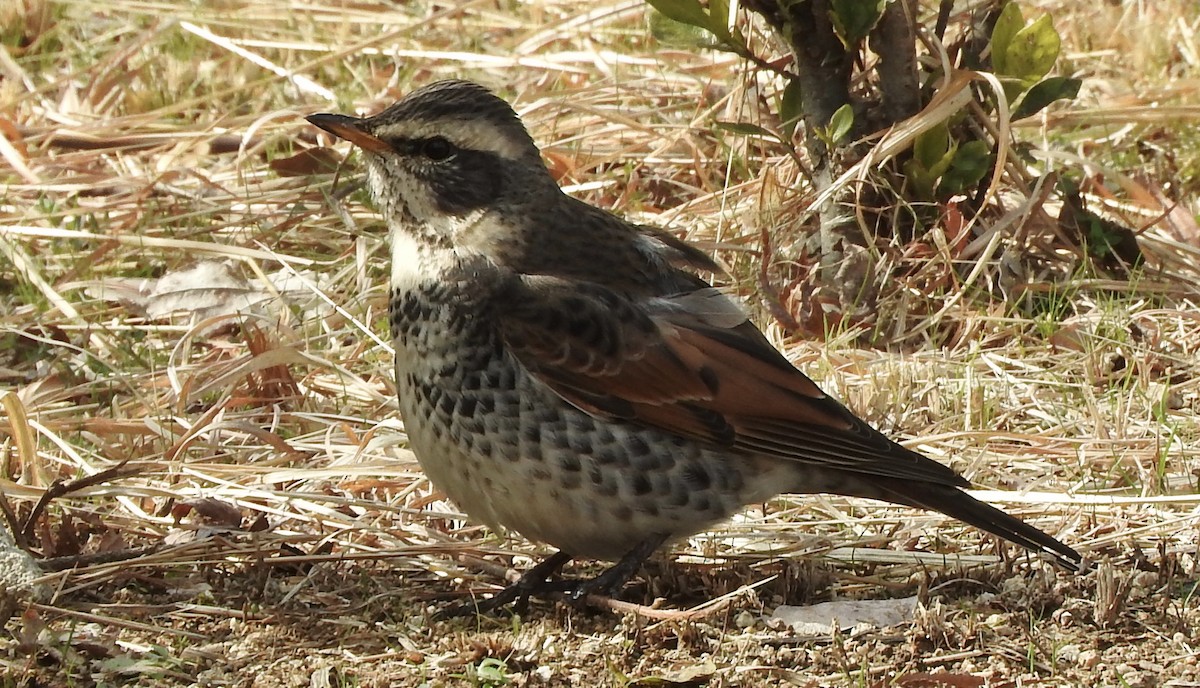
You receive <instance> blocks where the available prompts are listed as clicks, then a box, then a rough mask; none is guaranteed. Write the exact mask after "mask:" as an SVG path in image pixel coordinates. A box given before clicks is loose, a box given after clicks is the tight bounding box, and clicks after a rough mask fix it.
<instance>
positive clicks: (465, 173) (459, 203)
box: [427, 150, 504, 216]
mask: <svg viewBox="0 0 1200 688" xmlns="http://www.w3.org/2000/svg"><path fill="white" fill-rule="evenodd" d="M501 169H503V165H501V164H500V161H499V160H498V159H497V158H496V156H495V155H493V154H492V153H484V152H482V151H472V150H460V151H458V152H457V153H456V154H455V155H454V157H452V158H450V159H449V160H446V161H444V162H440V163H434V164H432V165H430V168H429V170H428V175H429V176H428V177H427V181H428V182H429V185H430V188H431V190H432V191H433V199H434V202H435V203H436V204H437V208H438V210H439V211H441V212H443V213H446V214H447V215H456V216H461V215H465V214H467V213H469V212H471V211H472V210H476V209H478V208H482V207H484V206H486V205H489V204H491V203H492V202H493V201H495V200H496V198H497V197H498V196H499V195H500V190H501V188H502V187H503V184H504V181H503V179H501V177H500V170H501Z"/></svg>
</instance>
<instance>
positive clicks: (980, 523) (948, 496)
mask: <svg viewBox="0 0 1200 688" xmlns="http://www.w3.org/2000/svg"><path fill="white" fill-rule="evenodd" d="M888 482H889V483H890V482H892V481H888ZM877 486H878V487H880V488H882V490H883V491H884V492H888V493H890V495H889V496H888V497H885V499H887V500H888V501H894V502H897V503H900V504H908V505H911V506H915V507H920V508H922V509H929V510H930V511H938V512H941V513H943V514H946V515H947V516H950V517H951V518H956V519H958V520H960V521H962V522H963V523H967V524H970V525H973V526H975V527H976V528H979V529H980V530H985V531H987V532H989V533H992V534H993V535H999V536H1000V537H1002V538H1004V539H1005V540H1008V541H1010V542H1013V543H1015V544H1018V545H1020V546H1022V547H1024V548H1025V549H1028V550H1030V551H1032V552H1038V553H1044V554H1048V555H1050V557H1051V558H1053V560H1054V563H1055V564H1057V565H1059V566H1061V567H1063V568H1064V569H1067V570H1068V571H1078V570H1079V567H1080V565H1081V564H1082V562H1083V557H1082V556H1081V555H1080V554H1079V552H1076V551H1075V550H1074V549H1071V548H1070V547H1068V546H1067V545H1065V544H1063V543H1062V542H1060V541H1058V540H1057V539H1055V538H1053V537H1051V536H1050V535H1047V534H1046V533H1044V532H1042V531H1041V530H1038V529H1037V528H1034V527H1033V526H1031V525H1029V524H1028V523H1025V522H1024V521H1022V520H1020V519H1019V518H1016V517H1014V516H1010V515H1008V514H1006V513H1004V512H1003V511H1001V510H999V509H997V508H996V507H994V506H991V505H990V504H985V503H983V502H981V501H979V500H978V499H975V498H974V497H972V496H971V495H969V494H967V493H966V492H963V491H962V490H961V489H959V488H957V487H952V486H950V485H937V484H928V483H926V484H919V483H914V484H908V485H902V484H900V483H899V482H896V483H894V484H887V485H883V484H877Z"/></svg>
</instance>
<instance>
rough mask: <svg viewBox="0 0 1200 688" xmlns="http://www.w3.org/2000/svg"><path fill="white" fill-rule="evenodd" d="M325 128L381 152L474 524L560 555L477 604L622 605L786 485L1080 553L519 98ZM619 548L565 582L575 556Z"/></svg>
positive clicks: (426, 392) (403, 399)
mask: <svg viewBox="0 0 1200 688" xmlns="http://www.w3.org/2000/svg"><path fill="white" fill-rule="evenodd" d="M308 121H309V122H311V123H312V124H315V125H316V126H318V127H320V128H322V129H324V130H326V131H328V132H330V133H332V134H334V135H336V136H338V137H341V138H343V139H346V140H347V141H350V142H351V143H353V144H355V145H356V146H358V147H359V148H360V149H362V151H363V153H364V154H365V155H364V157H365V159H366V167H367V180H368V185H369V188H370V191H371V195H372V197H373V198H374V201H375V203H376V205H377V208H378V211H379V212H380V213H381V214H382V215H383V219H384V220H385V221H386V223H387V226H388V228H389V232H390V245H391V259H392V269H391V291H390V298H389V312H390V320H391V330H392V336H393V338H394V341H395V348H396V384H397V390H398V393H399V401H400V411H401V414H402V416H403V420H404V425H405V428H406V430H407V433H408V437H409V441H410V443H411V448H412V451H413V452H414V453H415V455H416V457H417V459H418V461H419V462H420V464H421V467H422V469H423V470H424V471H425V472H426V474H427V475H428V477H429V479H430V480H431V481H432V483H433V484H434V485H435V486H436V487H437V488H439V489H440V490H442V491H443V492H445V494H446V495H447V496H448V497H449V498H450V499H451V500H452V501H453V502H454V503H455V504H457V505H458V506H459V507H460V508H462V509H463V510H464V511H465V512H466V513H467V514H468V515H469V516H470V517H472V518H474V519H478V520H479V521H482V522H483V523H485V524H487V525H489V526H492V527H493V528H499V527H504V528H508V529H512V530H516V531H518V532H519V533H521V534H522V535H524V536H525V537H527V538H529V539H531V540H535V541H540V542H543V543H548V544H550V545H552V546H554V547H556V548H557V549H558V550H559V551H558V552H557V553H556V554H554V555H553V556H551V557H549V558H548V559H546V560H545V561H543V562H542V563H540V564H538V565H537V566H535V567H534V568H533V569H531V570H530V571H529V572H528V573H526V574H525V575H524V576H522V577H521V579H520V580H519V581H518V582H517V583H515V584H513V585H512V586H510V587H508V588H507V589H505V590H504V591H502V592H501V593H499V594H497V595H496V596H494V597H492V598H491V599H490V600H489V601H486V602H484V603H483V604H482V608H483V609H492V608H496V607H499V606H501V605H504V604H506V603H508V602H512V601H514V600H518V599H522V600H523V598H525V597H526V596H528V595H529V594H530V593H534V592H540V591H542V590H562V591H565V592H567V593H569V596H570V597H573V598H575V599H579V598H581V597H583V596H584V595H587V594H589V593H604V594H610V593H612V592H614V591H615V590H616V589H618V588H619V587H620V586H622V585H623V584H624V583H625V582H626V581H627V580H628V579H629V578H630V577H631V576H632V574H633V573H635V572H636V570H637V569H638V567H639V566H640V565H641V563H642V561H643V560H644V559H645V558H646V557H647V556H649V555H650V554H651V553H652V552H654V551H655V550H656V549H658V548H659V547H660V546H661V545H662V544H663V543H665V542H668V541H670V540H674V539H677V538H681V537H685V536H688V535H691V534H694V533H696V532H699V531H701V530H704V529H706V528H709V527H710V526H712V525H713V524H716V523H718V522H720V521H722V520H723V519H726V518H728V517H729V516H731V515H732V514H734V513H735V512H737V511H739V510H740V509H742V508H743V507H744V506H745V505H747V504H751V503H761V502H763V501H765V500H768V499H770V498H772V497H773V496H775V495H777V494H780V493H834V494H840V495H849V496H853V497H866V498H871V499H876V500H882V501H885V502H891V503H894V504H900V505H905V506H910V507H919V508H922V509H930V510H933V511H939V512H941V513H943V514H946V515H948V516H951V517H954V518H956V519H959V520H961V521H965V522H966V523H969V524H971V525H973V526H976V527H978V528H981V529H983V530H985V531H987V532H990V533H994V534H995V535H998V536H1000V537H1002V538H1005V539H1007V540H1010V541H1012V542H1014V543H1016V544H1018V545H1021V546H1022V547H1025V548H1027V549H1029V550H1032V551H1034V552H1038V553H1042V554H1045V555H1048V556H1049V557H1050V558H1051V559H1052V560H1053V561H1054V562H1055V563H1056V564H1058V565H1059V566H1061V567H1063V568H1066V569H1069V570H1072V571H1075V570H1078V568H1079V565H1080V562H1081V557H1080V555H1079V554H1078V553H1077V552H1076V551H1075V550H1073V549H1072V548H1070V547H1068V546H1067V545H1065V544H1063V543H1061V542H1059V541H1058V540H1056V539H1055V538H1053V537H1051V536H1049V535H1047V534H1046V533H1044V532H1042V531H1041V530H1038V529H1037V528H1035V527H1033V526H1030V525H1028V524H1026V523H1024V522H1022V521H1021V520H1019V519H1017V518H1014V517H1012V516H1010V515H1008V514H1006V513H1004V512H1002V511H1000V510H999V509H996V508H994V507H992V506H989V505H987V504H984V503H983V502H980V501H978V500H977V499H975V498H974V497H972V496H971V495H969V494H968V493H966V492H964V488H967V487H969V486H970V483H969V482H968V481H967V480H965V479H964V478H963V477H962V476H960V475H959V474H958V473H956V472H955V471H953V470H952V469H950V468H948V467H947V466H944V465H942V464H940V463H938V462H936V461H934V460H932V459H930V458H928V457H926V456H923V455H922V454H919V453H917V452H914V451H912V450H909V449H906V448H905V447H903V446H901V445H899V444H897V443H896V442H894V441H892V440H890V439H888V438H887V437H885V436H884V435H883V434H881V433H880V432H878V431H876V430H875V429H874V428H872V427H871V426H870V425H868V424H867V423H866V422H864V421H863V420H861V419H859V418H858V417H856V416H855V415H854V414H853V413H851V412H850V411H849V410H847V409H846V407H845V406H843V405H842V404H840V403H839V402H838V401H836V400H834V399H833V398H831V397H829V396H828V395H826V394H825V393H823V392H822V391H821V390H820V389H819V388H818V387H817V385H816V384H814V383H813V382H812V380H810V379H809V378H808V377H806V376H805V375H804V374H803V373H801V372H800V371H799V370H797V369H796V368H795V367H794V366H793V365H792V364H791V363H789V362H788V360H787V359H786V358H784V356H783V355H782V354H780V353H779V351H777V350H776V349H775V347H774V346H772V345H771V344H770V342H769V341H768V340H767V339H766V337H765V336H764V335H763V334H762V333H761V332H760V331H759V330H758V329H757V328H755V326H754V325H752V324H751V323H750V322H749V321H748V320H747V316H746V315H745V313H744V312H743V311H742V310H741V309H740V308H739V307H738V306H737V305H736V304H735V303H734V302H733V301H732V299H730V298H729V297H727V296H726V295H725V294H724V293H723V292H721V291H718V290H717V289H715V288H713V287H712V286H711V285H710V284H709V283H707V282H706V281H704V280H703V279H702V278H701V277H699V276H698V274H697V273H701V272H705V273H719V272H720V268H719V267H718V265H717V264H716V263H715V262H714V261H713V260H712V259H711V258H709V257H708V256H707V255H706V254H704V253H703V252H701V251H700V250H698V249H697V248H695V247H694V246H692V245H689V244H687V243H685V242H684V241H682V240H680V239H678V238H676V237H675V236H673V235H671V234H668V233H667V232H665V231H663V230H660V229H657V228H653V227H648V226H644V225H639V224H634V223H632V222H628V221H626V220H624V219H621V218H620V217H618V216H616V215H614V214H612V213H610V212H609V211H607V210H603V209H600V208H597V207H595V206H592V205H590V204H587V203H585V202H583V201H580V200H578V199H575V198H573V197H571V196H568V195H566V194H565V193H564V192H563V191H562V190H561V189H560V188H559V186H558V184H557V183H556V182H555V180H554V178H553V177H552V176H551V175H550V173H549V171H548V170H547V168H546V166H545V164H544V162H543V160H542V157H541V153H540V151H539V149H538V147H537V145H536V144H535V143H534V141H533V139H532V138H531V137H530V135H529V133H528V132H527V131H526V129H525V127H524V125H523V124H522V122H521V120H520V119H519V117H518V116H517V114H516V113H515V112H514V111H513V109H512V107H511V106H509V104H508V103H507V102H505V101H504V100H503V99H501V98H499V97H497V96H495V95H494V94H492V93H491V92H490V91H488V90H487V89H485V88H484V87H482V86H479V85H477V84H474V83H471V82H467V81H442V82H438V83H434V84H430V85H428V86H425V87H423V88H420V89H417V90H415V91H413V92H411V93H410V94H409V95H407V96H406V97H404V98H403V99H401V100H400V101H398V102H397V103H395V104H394V105H392V106H391V107H389V108H387V109H386V110H384V111H382V112H380V113H379V114H377V115H375V116H372V117H367V118H356V117H350V116H346V115H338V114H318V115H312V116H310V117H308ZM576 557H584V558H591V559H601V560H608V561H617V562H618V563H617V564H616V565H614V566H612V567H611V568H609V569H607V570H606V571H604V572H603V573H601V574H600V575H599V576H597V577H596V578H593V579H590V580H584V581H560V580H550V579H551V578H552V576H553V575H554V574H555V573H556V572H557V570H558V569H559V568H561V567H562V565H563V564H565V563H566V562H567V561H569V560H571V559H573V558H576Z"/></svg>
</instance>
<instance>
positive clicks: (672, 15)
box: [646, 0, 712, 31]
mask: <svg viewBox="0 0 1200 688" xmlns="http://www.w3.org/2000/svg"><path fill="white" fill-rule="evenodd" d="M646 2H648V3H650V6H651V7H653V8H654V9H656V10H658V11H659V12H662V13H663V16H665V17H666V18H667V19H674V20H675V21H677V22H680V23H683V24H688V25H690V26H695V27H697V28H701V29H704V30H706V31H711V30H712V27H711V26H710V24H711V23H712V17H710V16H709V15H708V12H705V11H704V8H703V7H701V6H700V3H699V2H698V0H646Z"/></svg>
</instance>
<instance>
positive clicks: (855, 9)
mask: <svg viewBox="0 0 1200 688" xmlns="http://www.w3.org/2000/svg"><path fill="white" fill-rule="evenodd" d="M886 4H887V3H886V0H830V1H829V16H830V18H831V19H832V20H833V28H834V29H835V30H836V31H837V34H838V38H841V39H842V43H844V44H845V45H846V46H847V47H850V46H854V45H857V44H858V42H859V41H861V40H862V39H864V38H866V37H867V34H869V33H871V29H873V28H875V24H877V23H878V22H879V18H880V17H882V16H883V8H884V5H886Z"/></svg>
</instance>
